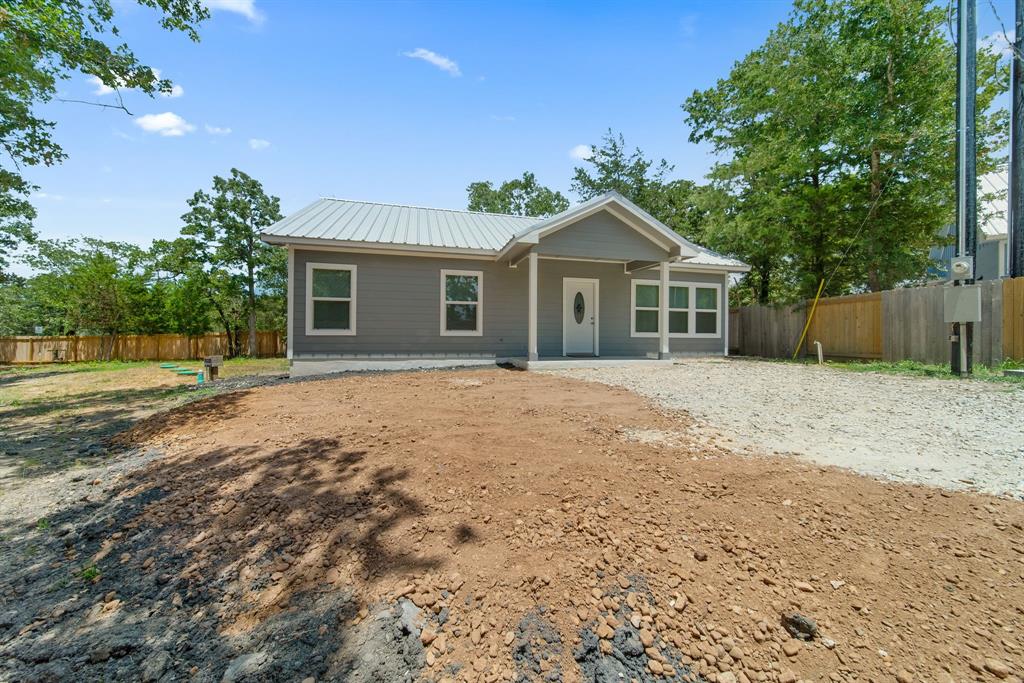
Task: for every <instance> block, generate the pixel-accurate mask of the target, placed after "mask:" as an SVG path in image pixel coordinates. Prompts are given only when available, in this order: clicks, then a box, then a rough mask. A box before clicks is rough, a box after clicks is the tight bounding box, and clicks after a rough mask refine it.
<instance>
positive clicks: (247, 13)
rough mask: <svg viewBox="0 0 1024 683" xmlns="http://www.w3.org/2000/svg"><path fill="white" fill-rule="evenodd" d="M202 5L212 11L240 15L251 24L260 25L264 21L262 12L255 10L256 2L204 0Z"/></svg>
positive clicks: (264, 17) (253, 0)
mask: <svg viewBox="0 0 1024 683" xmlns="http://www.w3.org/2000/svg"><path fill="white" fill-rule="evenodd" d="M203 4H205V5H206V6H207V7H209V8H210V9H212V10H223V11H225V12H234V13H235V14H241V15H242V16H243V17H245V18H246V19H248V20H249V23H251V24H262V23H263V20H264V19H266V16H264V14H263V12H261V11H259V10H258V9H256V0H204V3H203Z"/></svg>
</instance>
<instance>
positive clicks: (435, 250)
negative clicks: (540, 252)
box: [260, 233, 498, 260]
mask: <svg viewBox="0 0 1024 683" xmlns="http://www.w3.org/2000/svg"><path fill="white" fill-rule="evenodd" d="M260 239H262V240H263V241H264V242H266V243H267V244H274V245H279V246H292V247H299V246H301V247H310V248H313V249H315V248H316V247H330V248H333V249H353V250H375V251H380V250H383V251H395V252H407V253H408V252H420V253H424V254H457V255H460V256H466V255H470V256H479V257H481V258H483V259H487V260H490V259H494V258H495V257H496V255H497V253H498V252H496V251H494V250H493V249H472V248H469V247H439V246H436V245H432V244H399V243H393V242H360V241H354V240H332V239H322V238H318V237H292V236H290V235H273V234H268V233H263V234H262V235H260Z"/></svg>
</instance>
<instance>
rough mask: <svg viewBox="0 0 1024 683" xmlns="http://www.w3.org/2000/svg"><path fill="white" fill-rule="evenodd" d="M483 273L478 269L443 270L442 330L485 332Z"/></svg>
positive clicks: (447, 333) (450, 333)
mask: <svg viewBox="0 0 1024 683" xmlns="http://www.w3.org/2000/svg"><path fill="white" fill-rule="evenodd" d="M483 281H484V274H483V273H482V272H481V271H479V270H442V271H441V334H442V335H444V336H462V337H479V336H481V335H482V334H483V333H484V320H483V300H484V291H483V290H484V288H483Z"/></svg>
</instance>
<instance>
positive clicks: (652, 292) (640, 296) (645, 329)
mask: <svg viewBox="0 0 1024 683" xmlns="http://www.w3.org/2000/svg"><path fill="white" fill-rule="evenodd" d="M659 290H660V287H659V286H658V285H657V284H656V283H654V282H645V281H643V280H633V336H634V337H657V336H658V306H659V303H660V299H659V298H658V297H659V295H660V292H659Z"/></svg>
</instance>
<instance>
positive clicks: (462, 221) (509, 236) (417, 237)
mask: <svg viewBox="0 0 1024 683" xmlns="http://www.w3.org/2000/svg"><path fill="white" fill-rule="evenodd" d="M609 198H611V199H614V200H616V201H618V202H619V203H621V204H624V205H627V206H629V207H632V208H634V209H635V210H636V211H637V212H639V213H640V214H641V215H642V216H644V217H645V219H646V220H648V221H650V222H651V223H652V224H656V225H657V226H660V228H661V229H663V231H664V232H665V233H666V234H669V235H672V237H673V238H674V239H675V240H677V241H678V242H680V243H683V244H686V245H687V246H690V247H692V248H693V249H694V250H695V251H697V252H698V255H697V256H695V257H691V258H687V259H685V260H683V261H681V262H680V263H681V264H691V265H705V266H718V267H730V268H737V269H741V270H742V269H746V268H747V266H746V264H744V263H743V262H742V261H738V260H736V259H733V258H728V257H725V256H722V255H721V254H718V253H716V252H713V251H711V250H710V249H707V248H705V247H702V246H700V245H698V244H693V243H692V242H690V241H688V240H686V239H684V238H683V237H681V236H680V235H677V234H676V233H675V232H673V231H672V230H671V229H670V228H668V227H667V226H664V225H663V224H662V223H660V222H659V221H657V220H656V219H655V218H653V217H651V216H650V215H649V214H647V213H646V212H644V211H643V210H642V209H640V208H639V207H637V206H636V205H635V204H633V203H632V202H630V201H629V200H628V199H626V198H624V197H622V196H621V195H619V194H618V193H616V192H612V193H608V194H607V195H602V196H600V197H595V198H594V199H592V200H590V201H588V202H584V204H580V205H577V206H575V207H572V208H570V209H568V210H566V211H563V212H562V213H560V214H556V215H554V216H549V217H547V218H536V217H531V216H511V215H508V214H500V213H481V212H477V211H457V210H453V209H429V208H425V207H422V206H406V205H404V204H379V203H375V202H361V201H355V200H352V199H334V198H331V197H323V198H321V199H318V200H317V201H315V202H313V203H312V204H310V205H309V206H307V207H305V208H303V209H300V210H299V211H296V212H295V213H293V214H291V215H290V216H288V217H287V218H284V219H282V220H280V221H278V222H277V223H274V224H273V225H271V226H269V227H268V228H266V229H265V230H264V231H263V236H264V238H270V239H269V240H268V241H271V242H275V243H287V242H289V241H292V240H294V241H296V242H298V241H303V242H305V241H306V240H312V241H316V240H324V241H328V242H344V243H347V244H351V243H363V244H365V245H366V246H372V245H375V244H377V245H380V244H384V245H389V246H409V247H419V248H431V249H436V250H440V251H445V250H452V251H457V250H463V251H471V252H478V253H482V254H489V255H497V254H498V252H500V251H501V250H502V249H503V248H504V247H506V246H508V245H509V243H510V242H512V241H513V240H514V239H519V238H521V237H523V236H524V235H526V234H528V233H530V232H533V231H536V230H539V229H542V228H544V227H545V226H548V225H550V224H551V223H552V222H554V221H557V220H559V219H562V218H564V217H566V216H570V215H572V214H574V213H575V212H577V211H579V210H580V209H581V208H586V207H587V206H588V205H591V204H595V203H600V202H603V201H606V200H608V199H609Z"/></svg>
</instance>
